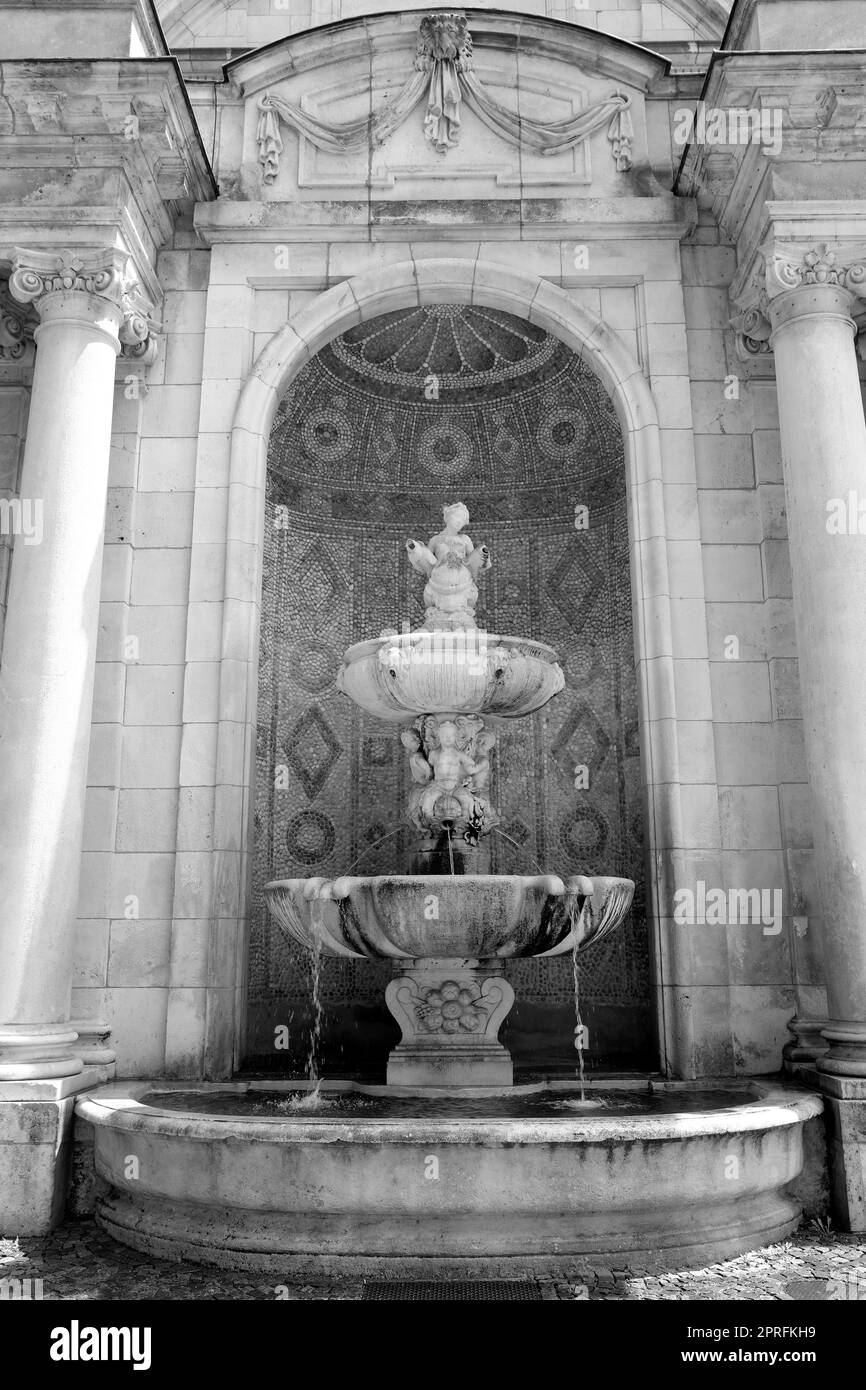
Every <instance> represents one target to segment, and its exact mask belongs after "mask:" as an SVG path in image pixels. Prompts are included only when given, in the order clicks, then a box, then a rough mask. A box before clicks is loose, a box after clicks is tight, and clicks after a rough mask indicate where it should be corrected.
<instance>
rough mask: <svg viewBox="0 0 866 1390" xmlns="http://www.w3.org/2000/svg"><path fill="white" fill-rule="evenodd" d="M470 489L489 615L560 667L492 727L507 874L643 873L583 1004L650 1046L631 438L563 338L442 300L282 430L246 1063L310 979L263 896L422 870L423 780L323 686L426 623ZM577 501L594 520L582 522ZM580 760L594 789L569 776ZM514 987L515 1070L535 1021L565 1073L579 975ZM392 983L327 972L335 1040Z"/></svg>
mask: <svg viewBox="0 0 866 1390" xmlns="http://www.w3.org/2000/svg"><path fill="white" fill-rule="evenodd" d="M458 498H459V499H460V500H462V501H464V502H465V503H466V505H467V506H468V508H469V511H470V514H471V517H472V520H471V523H470V526H469V532H470V534H471V535H472V537H473V539H474V540H475V541H476V542H481V541H484V542H486V543H487V545H489V547H490V550H491V554H492V557H493V568H492V570H490V571H489V573H488V574H487V575H485V576H483V578H482V580H481V582H480V585H479V587H480V591H481V597H480V602H479V606H478V618H479V623H480V624H482V625H485V626H487V628H488V629H489V630H490V631H494V632H500V633H512V634H519V635H521V636H525V637H535V638H538V639H540V640H542V641H544V642H547V643H549V644H550V645H551V646H553V647H555V648H556V650H557V651H558V653H559V656H560V661H561V663H562V666H563V669H564V671H565V676H566V689H565V691H564V692H563V693H562V694H561V695H560V696H558V697H557V698H556V699H555V700H554V701H552V702H551V704H550V705H548V707H547V708H546V709H545V710H542V711H540V712H539V713H538V714H537V715H535V716H533V717H532V718H530V719H525V720H519V721H515V723H514V724H513V725H509V726H508V727H507V728H506V729H505V731H504V733H503V734H502V735H501V736H500V739H499V743H498V747H497V750H496V753H495V755H494V772H493V779H492V784H491V786H492V791H491V799H492V801H493V803H494V805H496V806H498V807H499V809H500V812H501V815H502V827H501V831H500V832H497V833H496V834H495V835H494V841H493V858H494V862H493V872H524V873H531V872H536V871H537V870H538V869H539V868H541V869H544V870H548V871H552V872H559V873H561V874H568V873H576V872H585V873H590V874H591V873H593V872H606V873H611V874H623V875H627V876H629V877H632V878H634V879H635V880H636V883H637V893H636V898H635V906H634V909H633V913H632V919H631V922H630V923H629V924H628V925H627V926H626V927H625V928H624V929H623V930H622V932H620V933H619V934H617V935H615V936H613V937H611V938H609V939H608V940H607V941H605V942H602V943H600V944H599V946H598V947H596V948H593V949H591V950H589V951H587V952H586V954H585V955H584V956H582V958H581V962H582V965H581V976H582V981H581V1007H582V1013H583V1017H584V1021H588V1022H589V1026H590V1040H591V1048H592V1026H593V1024H592V1018H593V1012H594V1011H595V1012H596V1014H598V1016H599V1018H600V1019H601V1018H602V1016H603V1017H604V1019H605V1020H606V1021H605V1022H604V1024H603V1028H604V1029H607V1032H608V1033H609V1034H610V1033H611V1030H613V1035H615V1033H616V1026H617V1025H616V1022H615V1020H616V1019H617V1018H618V1017H620V1016H621V1017H622V1018H624V1019H625V1018H626V1017H627V1019H628V1023H627V1027H626V1029H625V1031H626V1032H627V1033H628V1039H627V1040H626V1039H625V1037H623V1039H622V1040H621V1045H620V1044H619V1042H618V1040H617V1038H616V1036H613V1035H611V1037H609V1038H608V1042H607V1045H606V1050H607V1051H610V1052H615V1053H620V1052H622V1053H625V1054H630V1053H636V1052H640V1051H641V1050H642V1049H643V1050H645V1049H647V1048H648V1047H649V1045H650V1044H649V1006H648V1000H649V970H648V954H647V934H646V925H645V921H644V893H643V878H644V868H643V842H642V819H641V799H640V777H639V763H638V743H637V696H636V686H635V676H634V648H633V636H632V619H631V594H630V586H629V558H628V534H627V522H626V497H625V472H624V461H623V447H622V439H621V434H620V430H619V426H618V423H617V420H616V416H615V414H614V410H613V406H612V404H611V402H610V400H609V398H608V397H607V395H606V393H605V391H604V389H603V387H602V386H601V384H600V383H599V381H598V380H597V378H596V377H595V376H594V375H593V374H592V372H591V371H590V370H589V369H588V368H587V367H586V366H585V365H584V364H583V363H582V362H581V361H580V360H579V359H578V358H577V357H576V356H575V355H574V354H573V353H572V352H571V350H570V349H569V348H567V347H566V346H565V345H564V344H562V343H560V342H559V341H558V340H557V339H555V338H552V337H550V336H549V335H547V334H545V333H543V332H542V331H541V330H540V329H538V328H536V327H535V326H534V325H532V324H529V323H525V322H523V321H521V320H518V319H516V318H513V317H512V316H510V315H508V314H505V313H499V312H497V311H493V310H478V309H475V308H467V307H461V306H455V305H436V306H432V307H429V308H418V309H411V310H407V311H404V312H401V313H397V314H391V315H387V316H383V317H381V318H378V319H375V320H372V321H371V322H370V323H367V324H363V325H361V326H359V327H358V328H355V329H353V330H352V331H351V332H350V333H348V334H346V335H344V336H343V337H342V338H339V339H336V340H335V341H334V342H332V343H331V344H329V345H328V346H327V347H326V348H325V349H323V350H322V351H321V352H320V353H319V354H318V355H317V356H316V357H315V358H313V359H312V360H311V361H310V362H309V363H308V364H307V365H306V366H305V367H304V368H303V370H302V371H301V372H300V373H299V375H298V376H297V378H296V379H295V381H294V382H293V384H292V386H291V387H290V389H289V391H288V392H287V394H286V396H285V397H284V399H283V400H282V402H281V404H280V406H279V409H278V411H277V415H276V418H275V421H274V426H273V432H272V436H271V441H270V451H269V468H268V498H267V518H266V526H265V557H264V585H263V596H262V624H261V652H260V689H259V723H258V746H257V760H258V767H257V774H258V780H257V800H256V849H255V867H254V909H253V923H252V935H251V943H250V975H249V979H250V996H249V1003H250V1019H251V1037H250V1049H249V1055H250V1059H251V1060H253V1061H258V1062H260V1063H261V1064H262V1065H264V1057H265V1054H266V1052H267V1047H268V1038H269V1037H270V1036H272V1035H273V1028H274V1027H276V1026H277V1025H278V1024H279V1023H281V1022H286V1021H287V1020H288V1019H289V1018H290V1017H295V1016H297V1017H298V1018H301V1017H304V1016H305V1014H306V1011H308V999H309V988H310V967H309V962H308V960H307V958H306V956H305V954H304V953H303V952H302V951H301V950H300V948H298V949H297V951H294V950H293V949H292V948H290V947H289V946H288V945H287V944H286V942H285V941H284V940H283V938H282V937H281V936H280V935H279V933H278V932H277V930H276V928H274V927H273V925H272V924H271V922H270V920H269V918H268V915H267V912H266V910H265V906H264V902H263V898H262V892H261V890H262V887H263V885H264V884H265V883H266V882H267V881H268V879H271V878H275V877H281V876H301V875H323V876H329V877H330V876H336V875H337V874H341V873H348V872H350V871H354V872H358V873H381V872H389V871H390V872H394V871H397V872H406V871H407V869H408V862H409V853H410V841H411V832H409V831H408V830H404V828H403V817H404V814H405V805H406V799H407V792H408V788H409V785H410V782H409V774H408V770H407V768H406V766H405V762H404V759H403V758H402V756H401V748H400V743H399V738H398V736H397V732H396V729H389V728H386V727H385V726H383V725H382V724H380V723H378V721H376V720H374V719H373V718H371V717H369V716H367V715H365V714H363V713H362V712H361V711H359V710H358V709H356V708H355V707H354V706H353V705H352V704H351V703H350V702H349V701H348V700H347V699H345V697H343V696H341V695H340V694H338V692H337V690H336V687H335V684H334V680H335V676H336V673H337V669H338V666H339V662H340V658H341V655H342V652H343V651H344V649H345V648H346V647H347V646H348V645H349V644H350V643H351V642H356V641H359V640H361V639H363V638H369V637H373V636H376V635H377V634H378V633H379V631H380V630H381V629H382V628H385V627H390V628H398V629H399V628H400V627H401V625H402V623H403V622H408V623H409V624H411V625H412V626H416V625H418V624H420V622H421V621H422V620H423V606H422V602H421V592H422V588H423V586H422V584H421V583H420V581H419V579H418V576H417V575H415V574H414V572H413V571H412V570H411V568H410V566H409V565H408V563H407V561H406V557H405V550H404V542H405V540H406V538H407V537H409V536H417V537H418V538H419V539H423V540H427V538H428V537H429V535H431V534H432V532H433V531H434V530H436V529H437V527H438V525H439V518H440V515H441V508H442V505H443V503H444V502H447V501H454V500H457V499H458ZM580 507H586V508H588V520H589V525H588V527H587V528H586V529H577V528H576V525H575V518H576V510H575V509H576V508H580ZM577 515H579V513H578V514H577ZM581 766H584V767H586V768H587V769H588V775H589V786H588V787H581V786H579V785H578V783H579V782H580V780H581V779H580V777H579V775H578V770H579V768H580V767H581ZM508 972H509V976H510V978H511V980H512V982H513V984H514V986H515V989H516V990H517V994H518V1000H519V1001H521V1004H522V1005H523V1018H524V1019H528V1018H529V1017H530V1015H531V1016H532V1022H531V1024H529V1023H527V1024H526V1025H524V1024H522V1022H521V1009H520V1007H518V1010H517V1013H516V1016H515V1021H514V1022H513V1023H510V1025H509V1036H508V1043H509V1046H510V1047H512V1049H515V1046H516V1050H517V1053H518V1054H519V1051H520V1048H519V1036H517V1035H519V1033H520V1030H521V1027H522V1026H526V1028H527V1029H528V1030H529V1031H528V1032H527V1043H528V1040H529V1032H531V1033H532V1035H533V1037H535V1038H536V1041H537V1038H538V1035H539V1030H540V1033H541V1035H544V1036H543V1037H542V1041H543V1046H542V1049H541V1050H542V1051H543V1052H544V1054H545V1055H548V1054H550V1055H553V1054H556V1055H557V1056H559V1057H560V1058H565V1059H568V1058H569V1057H570V1058H571V1060H572V1061H573V1059H574V1052H573V1040H572V1037H571V1033H570V1031H569V1030H568V1028H567V1024H568V1021H569V1018H570V1015H569V1013H568V1010H567V1008H564V1007H562V1006H567V1005H569V1003H570V1002H571V1001H572V1000H573V987H572V977H571V962H570V960H568V959H565V960H552V961H548V960H545V961H533V960H530V961H516V962H514V963H512V964H510V965H509V967H508ZM390 973H391V972H390V967H389V966H388V964H387V963H386V962H382V963H381V964H380V963H378V962H372V963H371V962H366V961H358V962H355V961H349V960H332V959H329V960H327V961H323V963H322V977H321V996H322V1000H323V1004H324V1008H325V1013H326V1026H327V1019H328V1017H329V1016H330V1017H331V1018H332V1019H333V1020H335V1025H334V1026H337V1025H338V1024H339V1021H340V1018H341V1016H343V1017H344V1021H345V1019H347V1018H348V1017H349V1016H350V1015H353V1016H354V1014H353V1011H357V1010H359V1009H360V1010H361V1011H362V1013H363V1014H364V1017H365V1018H366V1019H367V1020H368V1022H369V1020H371V1019H374V1018H378V1017H379V1016H380V1013H381V1016H382V1026H383V1027H387V1014H386V1011H385V1010H384V1005H383V1004H382V1003H381V998H382V991H383V990H384V987H385V984H386V983H387V980H388V979H389V978H390ZM611 1020H614V1021H613V1022H611ZM571 1021H572V1026H573V1019H572V1020H571ZM352 1026H353V1027H354V1024H353V1025H352ZM358 1026H360V1025H358ZM294 1046H295V1043H294V1042H293V1047H294ZM350 1050H351V1048H350V1047H349V1046H348V1044H347V1051H350ZM297 1052H298V1055H303V1054H304V1052H305V1046H304V1045H302V1043H301V1041H300V1040H298V1042H297ZM271 1065H273V1060H272V1059H271ZM286 1069H289V1064H288V1059H287V1062H286Z"/></svg>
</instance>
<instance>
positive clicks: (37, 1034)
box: [0, 1023, 84, 1081]
mask: <svg viewBox="0 0 866 1390" xmlns="http://www.w3.org/2000/svg"><path fill="white" fill-rule="evenodd" d="M77 1041H78V1033H77V1032H76V1030H75V1028H74V1027H73V1026H72V1024H70V1023H45V1024H39V1023H29V1024H16V1023H7V1024H3V1025H2V1026H0V1081H46V1080H52V1079H54V1078H58V1077H63V1076H77V1075H78V1073H79V1072H81V1071H83V1069H84V1063H83V1061H82V1060H81V1054H80V1053H79V1052H78V1050H77V1048H76V1046H75V1044H76V1043H77Z"/></svg>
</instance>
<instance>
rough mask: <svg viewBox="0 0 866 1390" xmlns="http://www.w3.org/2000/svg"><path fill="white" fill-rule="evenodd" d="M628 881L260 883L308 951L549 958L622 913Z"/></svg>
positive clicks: (543, 877) (406, 877)
mask: <svg viewBox="0 0 866 1390" xmlns="http://www.w3.org/2000/svg"><path fill="white" fill-rule="evenodd" d="M633 894H634V884H633V883H632V881H631V879H626V878H608V877H602V876H595V877H593V878H591V879H590V878H587V877H586V876H585V875H583V874H578V875H575V876H574V877H571V878H567V879H565V880H563V879H561V878H559V877H557V875H556V874H540V875H537V876H535V877H531V876H525V875H519V874H463V875H458V876H451V875H447V874H381V875H378V876H376V877H371V878H350V877H344V878H336V879H324V878H287V879H278V880H275V881H274V882H273V883H268V884H267V885H266V886H265V897H266V899H267V903H268V907H269V908H270V910H271V912H272V914H273V916H274V917H275V919H276V921H277V922H278V923H279V925H280V927H281V928H282V929H283V930H284V931H285V932H287V933H288V935H289V936H290V937H292V938H293V939H294V940H295V941H298V942H300V944H301V945H302V946H305V947H306V948H307V949H308V950H312V951H316V950H321V951H323V952H324V953H325V954H327V955H337V956H361V957H365V956H372V957H382V956H390V957H394V958H397V959H418V958H421V957H436V958H458V957H465V958H475V959H479V960H485V959H492V958H495V957H500V958H507V957H513V956H556V955H561V954H562V953H563V952H564V951H571V950H572V949H573V948H574V946H575V944H576V945H577V947H578V949H579V948H581V947H582V946H585V945H588V944H589V942H590V941H597V940H600V939H601V938H602V937H603V936H606V935H607V934H608V933H609V932H612V931H614V930H615V929H616V927H618V926H619V924H620V923H621V922H622V921H623V919H624V917H625V915H626V913H627V912H628V909H629V907H630V906H631V900H632V896H633Z"/></svg>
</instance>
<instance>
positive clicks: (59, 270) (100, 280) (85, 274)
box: [9, 248, 128, 308]
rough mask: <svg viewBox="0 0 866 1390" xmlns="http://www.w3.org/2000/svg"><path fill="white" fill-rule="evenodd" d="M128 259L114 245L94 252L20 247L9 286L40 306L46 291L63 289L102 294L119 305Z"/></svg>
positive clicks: (22, 299)
mask: <svg viewBox="0 0 866 1390" xmlns="http://www.w3.org/2000/svg"><path fill="white" fill-rule="evenodd" d="M127 261H128V257H127V256H125V255H124V254H123V252H122V251H117V250H114V249H113V248H110V249H107V250H105V251H97V252H90V253H82V252H78V251H68V250H67V251H60V252H52V251H22V250H17V251H16V253H15V264H14V266H13V268H12V274H11V276H10V278H9V289H10V291H11V293H12V295H13V297H14V298H15V299H17V300H18V301H19V303H21V304H36V306H37V308H38V301H39V300H40V299H41V298H42V296H43V295H46V294H56V293H59V292H61V291H66V292H67V293H69V292H71V291H80V292H81V293H84V294H98V295H100V296H101V297H102V298H103V299H110V300H112V302H113V303H115V304H118V305H119V304H120V303H121V300H122V297H123V293H124V290H125V270H126V264H127Z"/></svg>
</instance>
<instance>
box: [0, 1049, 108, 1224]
mask: <svg viewBox="0 0 866 1390" xmlns="http://www.w3.org/2000/svg"><path fill="white" fill-rule="evenodd" d="M113 1072H114V1068H113V1067H109V1066H94V1067H87V1068H82V1067H81V1066H80V1064H79V1071H78V1074H77V1075H75V1076H65V1077H60V1078H57V1079H49V1080H45V1079H40V1080H37V1081H31V1080H13V1081H0V1194H2V1209H0V1236H6V1237H13V1236H44V1235H47V1233H48V1232H49V1231H52V1230H53V1229H54V1227H55V1226H57V1225H59V1224H60V1222H61V1221H62V1220H63V1212H64V1208H65V1205H66V1188H67V1182H68V1177H69V1160H70V1153H71V1147H72V1124H73V1118H74V1110H75V1098H76V1096H77V1095H79V1094H80V1093H81V1092H82V1091H87V1090H90V1089H91V1088H92V1087H94V1086H101V1085H103V1084H104V1083H105V1082H106V1081H109V1080H111V1077H112V1075H113Z"/></svg>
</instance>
